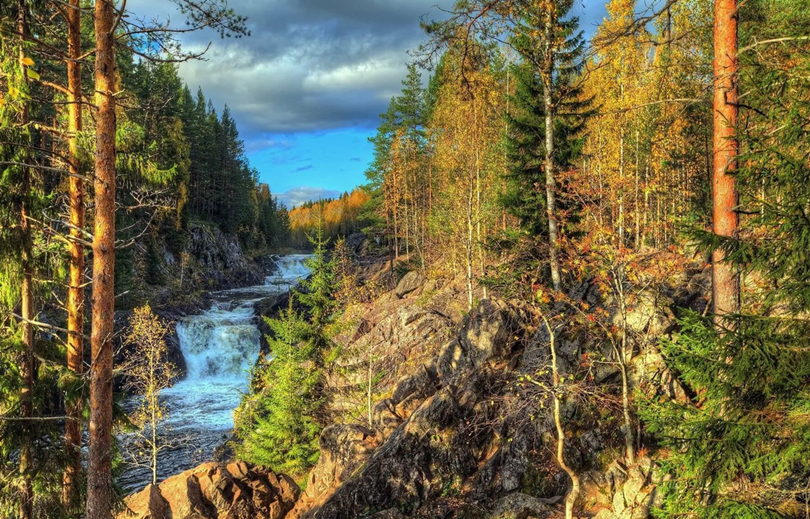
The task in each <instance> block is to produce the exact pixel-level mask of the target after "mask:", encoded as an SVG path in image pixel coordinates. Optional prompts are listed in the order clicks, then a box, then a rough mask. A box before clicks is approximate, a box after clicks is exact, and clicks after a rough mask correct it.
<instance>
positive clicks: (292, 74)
mask: <svg viewBox="0 0 810 519" xmlns="http://www.w3.org/2000/svg"><path fill="white" fill-rule="evenodd" d="M454 3H455V2H454V0H230V1H229V5H230V6H231V7H233V8H234V10H235V11H236V12H237V13H239V14H241V15H244V16H247V17H248V27H249V29H250V31H251V33H252V34H251V36H250V37H247V38H242V39H238V40H233V39H231V40H221V39H219V37H218V36H216V35H215V34H212V33H210V32H207V33H206V32H201V33H195V34H192V35H188V36H184V37H183V39H182V42H183V44H184V47H185V49H186V50H195V49H200V48H202V47H204V46H205V45H206V44H207V43H208V41H209V40H210V41H212V42H213V43H212V45H211V49H210V50H209V51H208V53H207V55H206V58H207V60H206V61H194V62H190V63H186V64H183V65H181V67H180V75H181V76H182V77H183V79H184V80H185V81H186V83H187V84H188V85H189V87H190V88H191V89H192V91H194V90H196V88H197V87H198V86H201V87H202V89H203V91H204V92H205V95H206V97H208V98H209V99H211V100H212V101H213V103H214V105H215V106H216V107H217V109H218V110H220V109H221V108H222V106H224V105H225V104H227V105H228V106H229V107H230V109H231V112H232V115H233V117H234V119H235V120H236V122H237V125H238V128H239V132H240V135H241V137H242V138H243V140H244V141H245V148H246V150H247V152H248V156H249V158H250V161H251V164H252V165H253V166H254V167H256V168H257V169H258V170H259V171H260V174H261V180H262V181H263V182H266V183H267V184H269V185H270V188H271V190H272V191H273V192H274V193H276V194H277V195H279V197H280V198H281V199H282V200H283V201H284V202H285V203H287V204H288V206H289V205H295V204H300V203H301V202H304V201H306V200H309V199H312V198H317V197H319V196H333V195H336V194H339V193H340V192H342V191H349V190H351V189H352V188H353V187H355V186H357V185H359V184H362V183H364V181H365V177H364V175H363V172H364V171H365V169H366V167H367V164H368V163H369V161H370V160H371V146H370V144H369V143H368V137H370V136H371V135H373V134H374V132H375V129H376V127H377V124H378V116H379V114H380V113H382V112H383V111H385V109H386V107H387V105H388V102H389V100H390V99H391V97H392V96H393V95H396V94H397V93H398V92H399V90H400V88H401V81H402V79H403V78H404V76H405V72H406V65H407V63H408V61H409V60H410V57H409V55H408V51H409V50H413V49H416V48H417V47H418V46H419V44H420V43H421V42H422V41H423V40H424V33H423V32H422V30H421V29H420V27H419V21H420V18H421V17H426V18H428V19H435V18H439V17H441V16H442V13H441V11H440V9H439V8H440V7H442V8H450V7H452V5H453V4H454ZM437 5H438V7H437ZM128 7H130V9H132V10H133V11H135V12H136V13H138V14H142V15H146V16H161V17H163V18H165V17H167V16H169V17H171V19H172V22H173V25H175V26H181V25H182V16H181V15H179V14H178V13H177V12H175V11H173V10H171V9H172V4H171V3H170V2H168V1H166V0H142V1H140V2H130V4H129V6H128ZM574 13H575V14H576V15H577V16H579V17H580V18H581V19H582V25H583V29H585V30H586V31H587V32H591V31H592V30H593V27H594V26H595V25H596V23H598V22H599V21H601V19H602V17H603V16H604V0H578V1H577V5H576V6H575V8H574Z"/></svg>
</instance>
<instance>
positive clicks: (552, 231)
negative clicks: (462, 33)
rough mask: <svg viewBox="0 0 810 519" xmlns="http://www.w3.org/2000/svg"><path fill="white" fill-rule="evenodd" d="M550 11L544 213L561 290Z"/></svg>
mask: <svg viewBox="0 0 810 519" xmlns="http://www.w3.org/2000/svg"><path fill="white" fill-rule="evenodd" d="M553 11H554V10H553V9H552V8H548V9H547V15H546V22H545V28H544V32H545V34H544V42H543V45H544V46H545V49H544V52H545V56H544V61H545V63H544V67H543V70H542V72H541V77H542V78H543V107H544V109H545V116H546V120H545V126H546V128H545V130H546V160H545V169H546V211H547V212H548V251H549V264H550V265H551V284H552V286H553V287H554V290H560V288H561V287H562V281H561V278H560V260H559V246H560V245H559V243H558V229H557V208H556V205H557V193H556V191H557V187H556V184H555V180H554V104H553V103H552V99H551V89H552V87H553V81H554V56H552V41H551V39H552V37H553V34H552V32H553V31H552V24H553V21H554V13H553Z"/></svg>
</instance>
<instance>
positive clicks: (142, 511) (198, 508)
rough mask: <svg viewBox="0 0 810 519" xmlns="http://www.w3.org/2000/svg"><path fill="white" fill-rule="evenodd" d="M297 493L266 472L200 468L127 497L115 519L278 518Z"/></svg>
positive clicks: (234, 466)
mask: <svg viewBox="0 0 810 519" xmlns="http://www.w3.org/2000/svg"><path fill="white" fill-rule="evenodd" d="M300 494H301V491H300V490H299V488H298V485H296V484H295V482H294V481H293V480H292V479H291V478H290V477H289V476H286V475H284V474H275V473H274V472H273V471H272V470H269V469H266V468H264V467H259V466H255V465H249V464H247V463H244V462H234V463H229V464H228V465H223V464H220V463H213V462H212V463H204V464H202V465H200V466H199V467H197V468H194V469H191V470H187V471H185V472H183V473H181V474H177V475H176V476H172V477H170V478H168V479H166V480H165V481H163V482H162V483H160V484H159V485H149V486H147V487H146V488H145V489H143V490H142V491H140V492H137V493H135V494H132V495H130V496H128V497H127V498H126V499H125V500H124V504H125V509H124V510H123V511H121V512H120V513H119V514H118V515H117V519H170V518H171V519H281V518H283V517H284V516H285V515H286V514H287V512H289V511H290V510H291V509H292V507H293V506H294V505H295V502H296V501H297V500H298V497H299V495H300Z"/></svg>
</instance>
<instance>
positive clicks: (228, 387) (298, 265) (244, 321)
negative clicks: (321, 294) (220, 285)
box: [117, 254, 309, 491]
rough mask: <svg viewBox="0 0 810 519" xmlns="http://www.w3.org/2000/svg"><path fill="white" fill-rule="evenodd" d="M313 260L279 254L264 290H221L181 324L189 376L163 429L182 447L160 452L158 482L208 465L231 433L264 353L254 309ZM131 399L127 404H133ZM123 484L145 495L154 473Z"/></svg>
mask: <svg viewBox="0 0 810 519" xmlns="http://www.w3.org/2000/svg"><path fill="white" fill-rule="evenodd" d="M307 257H308V256H306V255H303V254H293V255H286V256H280V257H279V258H278V260H277V262H276V267H277V268H276V269H275V271H274V273H273V274H272V275H270V276H268V277H267V278H266V279H265V282H264V284H263V285H257V286H252V287H246V288H238V289H233V290H226V291H222V292H215V293H213V294H212V297H213V298H214V303H213V304H212V305H211V308H210V309H208V310H206V311H205V312H203V313H202V314H200V315H194V316H189V317H185V318H183V319H181V320H179V321H178V322H177V325H176V326H177V336H178V338H179V339H180V349H181V351H182V352H183V357H184V358H185V361H186V376H185V378H183V379H182V380H180V381H179V382H177V383H176V384H175V385H174V386H172V387H171V388H169V389H166V390H164V391H163V392H162V393H161V398H162V400H163V402H164V403H165V404H166V407H167V408H168V416H167V417H166V420H165V422H164V423H163V424H162V426H161V427H162V431H161V432H162V435H163V436H164V437H165V438H166V439H167V440H168V441H169V442H170V443H173V444H176V446H175V447H173V448H171V449H166V450H164V451H162V452H161V453H160V455H159V457H158V479H159V480H163V479H165V478H166V477H168V476H171V475H172V474H177V473H178V472H182V471H184V470H187V469H189V468H192V467H195V466H196V465H198V464H199V463H201V462H204V461H208V460H210V459H211V458H212V456H213V453H214V449H216V448H217V446H219V445H220V444H222V443H223V442H224V441H225V440H227V439H228V437H229V436H230V434H231V431H232V430H233V410H234V409H236V407H237V406H238V405H239V401H240V399H241V397H242V395H243V394H244V393H245V392H246V391H247V389H248V384H249V378H250V370H251V368H252V367H253V366H254V365H255V363H256V360H257V359H258V357H259V350H260V348H261V342H260V340H261V334H260V332H259V329H258V327H257V324H258V322H257V319H258V317H257V316H256V314H255V311H254V306H255V304H256V303H257V302H259V301H261V300H262V299H265V298H267V297H273V296H277V295H280V294H284V293H286V292H288V291H289V290H290V288H291V287H292V286H294V285H295V284H297V283H298V281H299V280H300V279H301V278H304V277H306V276H307V275H309V271H308V270H307V268H306V266H305V265H304V261H305V259H306V258H307ZM133 400H134V399H130V400H129V401H128V402H124V406H123V407H124V408H125V409H126V408H132V407H134V405H135V404H136V402H134V401H133ZM127 439H128V438H127V435H122V436H121V437H120V440H121V442H122V443H124V444H125V443H126V442H127ZM117 481H118V484H119V485H120V486H121V487H122V488H123V489H124V490H126V491H133V490H139V489H141V488H143V487H144V486H145V485H146V484H148V483H150V482H151V470H150V469H149V468H148V467H132V466H128V467H127V468H126V469H125V470H124V471H123V472H122V473H121V475H120V476H119V478H118V480H117Z"/></svg>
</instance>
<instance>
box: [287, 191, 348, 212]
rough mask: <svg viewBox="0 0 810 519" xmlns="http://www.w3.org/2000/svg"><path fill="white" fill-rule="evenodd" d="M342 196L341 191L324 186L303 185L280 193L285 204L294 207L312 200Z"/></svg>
mask: <svg viewBox="0 0 810 519" xmlns="http://www.w3.org/2000/svg"><path fill="white" fill-rule="evenodd" d="M339 196H340V191H335V190H332V189H325V188H322V187H310V186H301V187H294V188H292V189H288V190H287V191H285V192H283V193H281V194H280V195H278V199H279V201H281V202H282V203H283V204H284V205H285V206H287V207H288V208H290V209H292V208H293V207H297V206H299V205H301V204H303V203H305V202H309V201H310V200H318V199H321V198H337V197H339Z"/></svg>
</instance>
